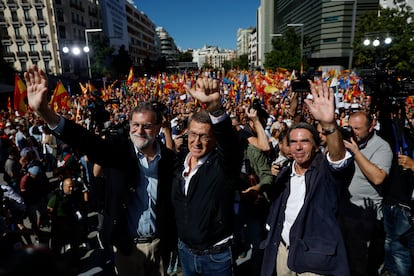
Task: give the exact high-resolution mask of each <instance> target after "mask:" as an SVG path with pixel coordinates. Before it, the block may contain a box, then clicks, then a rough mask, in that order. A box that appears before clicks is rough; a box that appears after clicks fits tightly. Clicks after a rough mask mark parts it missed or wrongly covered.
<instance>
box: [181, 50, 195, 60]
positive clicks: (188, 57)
mask: <svg viewBox="0 0 414 276" xmlns="http://www.w3.org/2000/svg"><path fill="white" fill-rule="evenodd" d="M177 58H178V61H180V62H192V61H193V52H192V51H186V52H179V53H178V57H177Z"/></svg>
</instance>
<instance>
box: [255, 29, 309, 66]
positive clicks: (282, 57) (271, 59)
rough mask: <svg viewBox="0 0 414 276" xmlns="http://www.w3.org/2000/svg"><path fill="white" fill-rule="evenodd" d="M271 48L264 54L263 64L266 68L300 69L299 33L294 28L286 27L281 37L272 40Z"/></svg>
mask: <svg viewBox="0 0 414 276" xmlns="http://www.w3.org/2000/svg"><path fill="white" fill-rule="evenodd" d="M272 45H273V50H272V51H270V52H269V53H267V54H266V55H265V62H264V63H263V66H264V67H265V68H266V69H276V68H278V67H282V68H286V69H288V70H293V69H300V63H301V56H300V55H301V53H302V51H301V48H300V47H301V34H300V33H297V32H296V31H295V29H294V28H291V27H290V28H288V29H287V30H286V32H285V33H284V34H283V36H282V37H278V38H274V39H273V40H272Z"/></svg>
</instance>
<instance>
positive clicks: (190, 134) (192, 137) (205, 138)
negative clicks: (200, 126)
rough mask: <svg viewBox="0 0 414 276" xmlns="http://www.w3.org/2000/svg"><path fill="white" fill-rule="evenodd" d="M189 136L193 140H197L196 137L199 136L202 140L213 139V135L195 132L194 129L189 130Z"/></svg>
mask: <svg viewBox="0 0 414 276" xmlns="http://www.w3.org/2000/svg"><path fill="white" fill-rule="evenodd" d="M188 137H189V138H190V139H191V140H195V139H197V138H198V139H200V141H201V142H208V141H210V140H211V137H210V136H208V134H205V133H202V134H198V133H195V132H192V131H189V132H188Z"/></svg>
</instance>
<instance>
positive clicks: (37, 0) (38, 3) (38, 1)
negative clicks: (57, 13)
mask: <svg viewBox="0 0 414 276" xmlns="http://www.w3.org/2000/svg"><path fill="white" fill-rule="evenodd" d="M32 3H33V6H34V7H35V8H43V7H44V4H43V0H32Z"/></svg>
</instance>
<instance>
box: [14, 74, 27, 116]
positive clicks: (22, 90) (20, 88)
mask: <svg viewBox="0 0 414 276" xmlns="http://www.w3.org/2000/svg"><path fill="white" fill-rule="evenodd" d="M26 97H27V89H26V85H25V84H24V82H23V81H22V79H21V78H20V77H19V76H18V75H17V74H16V76H15V78H14V100H13V107H14V110H15V111H18V112H19V113H22V114H24V113H26V112H27V105H26V103H25V102H24V99H25V98H26Z"/></svg>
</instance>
